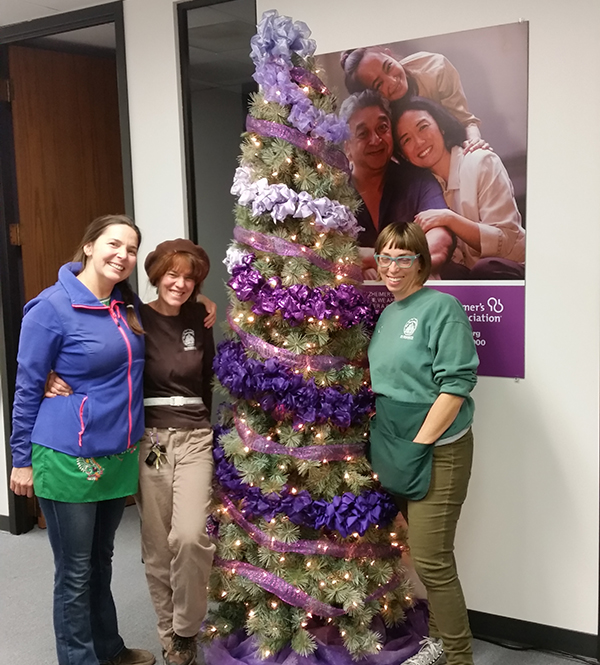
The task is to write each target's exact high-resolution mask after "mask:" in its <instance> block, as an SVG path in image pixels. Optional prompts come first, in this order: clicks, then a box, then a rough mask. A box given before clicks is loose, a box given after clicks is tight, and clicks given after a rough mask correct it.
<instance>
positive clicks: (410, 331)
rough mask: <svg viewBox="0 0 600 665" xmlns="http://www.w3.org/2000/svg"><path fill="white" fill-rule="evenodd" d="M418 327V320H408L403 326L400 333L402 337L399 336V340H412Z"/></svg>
mask: <svg viewBox="0 0 600 665" xmlns="http://www.w3.org/2000/svg"><path fill="white" fill-rule="evenodd" d="M418 325H419V319H415V318H412V319H408V321H407V322H406V323H405V324H404V330H403V331H402V335H400V339H413V338H414V336H415V330H416V329H417V327H418Z"/></svg>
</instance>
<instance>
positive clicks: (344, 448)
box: [234, 411, 365, 462]
mask: <svg viewBox="0 0 600 665" xmlns="http://www.w3.org/2000/svg"><path fill="white" fill-rule="evenodd" d="M234 422H235V428H236V430H237V433H238V434H239V435H240V439H241V440H242V441H243V443H244V445H245V446H247V447H248V448H250V450H254V451H255V452H257V453H265V454H267V455H289V456H290V457H294V458H295V459H302V460H312V461H316V462H321V461H324V460H326V461H327V462H339V461H341V460H343V459H344V458H345V457H348V455H364V454H365V444H364V443H339V444H331V445H324V446H304V447H303V448H289V447H288V446H282V445H281V444H280V443H275V441H270V440H269V439H265V437H263V436H260V434H258V433H257V432H255V431H254V430H253V429H252V428H251V427H249V426H248V425H247V424H246V423H245V422H242V420H241V418H240V417H239V416H238V415H237V411H236V412H235V417H234Z"/></svg>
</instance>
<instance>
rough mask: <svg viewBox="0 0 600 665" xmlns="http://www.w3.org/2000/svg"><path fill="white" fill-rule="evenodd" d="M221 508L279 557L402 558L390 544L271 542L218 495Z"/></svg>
mask: <svg viewBox="0 0 600 665" xmlns="http://www.w3.org/2000/svg"><path fill="white" fill-rule="evenodd" d="M220 498H221V500H222V501H223V505H224V506H225V508H226V509H227V514H228V515H229V517H231V519H232V520H233V521H234V522H235V523H236V524H237V525H238V526H239V527H240V528H241V529H243V530H244V531H245V532H246V533H247V534H248V535H249V536H250V538H252V540H253V541H254V542H255V543H257V544H258V545H261V546H262V547H267V548H268V549H270V550H273V551H274V552H281V553H282V554H287V553H293V554H304V555H309V554H322V555H326V556H333V557H336V558H338V559H359V558H360V557H368V558H378V559H390V558H392V557H397V556H402V551H403V548H401V547H392V546H391V545H372V544H370V543H334V542H332V541H330V540H297V541H296V542H294V543H284V542H283V541H281V540H275V538H273V537H272V536H269V535H268V534H267V533H265V532H264V531H261V530H260V529H259V528H258V527H257V526H255V525H254V524H252V523H251V522H249V521H248V520H247V519H246V518H245V517H244V516H243V515H242V513H240V511H239V510H238V509H237V508H236V507H235V504H234V503H233V501H231V499H229V498H227V497H226V496H224V495H222V494H221V496H220Z"/></svg>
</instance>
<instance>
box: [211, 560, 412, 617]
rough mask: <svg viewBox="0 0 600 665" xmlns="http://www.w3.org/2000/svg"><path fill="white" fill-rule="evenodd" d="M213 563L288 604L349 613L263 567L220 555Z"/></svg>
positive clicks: (327, 613) (325, 613)
mask: <svg viewBox="0 0 600 665" xmlns="http://www.w3.org/2000/svg"><path fill="white" fill-rule="evenodd" d="M213 564H214V565H215V566H218V567H219V568H225V569H226V570H233V571H235V572H236V573H237V574H239V575H242V577H245V578H246V579H248V580H250V581H251V582H254V583H255V584H257V585H258V586H259V587H261V588H262V589H264V590H265V591H269V592H270V593H272V594H274V595H275V596H277V597H278V598H281V600H283V602H284V603H287V604H288V605H293V606H294V607H301V608H302V609H304V610H306V611H307V612H311V613H312V614H316V615H317V616H320V617H326V618H329V617H332V618H333V617H339V616H343V615H344V614H347V612H346V610H344V609H342V608H340V607H333V605H328V604H327V603H323V602H321V601H320V600H317V599H316V598H313V597H312V596H309V595H308V594H307V593H306V592H304V591H302V590H300V589H298V588H297V587H295V586H293V585H292V584H289V583H288V582H286V581H285V580H283V579H282V578H281V577H278V576H277V575H274V574H273V573H268V572H267V571H266V570H263V569H262V568H258V567H256V566H253V565H251V564H249V563H244V562H243V561H235V560H234V561H226V560H225V559H221V558H219V557H215V559H214V561H213ZM399 584H400V579H399V578H398V577H396V576H394V577H392V579H391V580H390V581H389V582H388V583H387V584H384V585H383V586H380V587H379V588H377V589H376V590H375V591H374V592H373V593H371V594H369V595H368V596H367V597H366V598H365V599H364V601H363V603H368V602H370V601H372V600H376V599H377V598H380V597H381V596H383V595H385V594H386V593H387V592H388V591H390V590H391V589H394V588H395V587H397V586H398V585H399Z"/></svg>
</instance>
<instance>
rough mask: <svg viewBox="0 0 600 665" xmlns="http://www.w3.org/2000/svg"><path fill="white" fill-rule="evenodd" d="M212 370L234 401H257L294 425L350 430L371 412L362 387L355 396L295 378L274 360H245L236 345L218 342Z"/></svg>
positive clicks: (370, 402)
mask: <svg viewBox="0 0 600 665" xmlns="http://www.w3.org/2000/svg"><path fill="white" fill-rule="evenodd" d="M217 350H218V352H217V355H216V357H215V359H214V362H213V369H214V370H215V374H216V376H217V378H218V379H219V381H220V382H221V384H222V385H223V386H225V387H226V388H227V390H229V392H230V393H231V394H232V395H233V396H234V397H237V398H241V399H245V400H256V401H258V402H259V403H260V405H261V408H262V409H263V410H264V411H266V412H267V413H271V414H272V415H273V416H274V417H276V418H277V419H281V420H283V419H284V418H288V417H291V418H292V419H293V423H294V425H301V424H302V425H303V424H307V423H324V422H327V421H329V422H331V423H332V424H333V425H336V426H337V427H342V428H346V427H350V426H351V425H357V424H360V423H362V422H364V420H365V418H367V417H368V416H370V415H371V414H372V413H373V411H374V396H373V393H372V391H371V389H370V388H368V387H367V386H363V387H361V388H360V390H359V391H358V392H357V393H356V394H352V393H346V392H342V391H341V390H340V389H338V388H334V387H332V386H329V387H327V388H320V387H318V386H317V385H316V384H315V382H314V380H313V379H309V380H306V379H304V377H303V376H302V375H301V374H295V373H294V372H292V371H291V370H289V369H288V368H287V367H285V366H284V365H282V364H281V363H280V362H279V361H278V360H277V359H275V358H269V359H268V360H266V361H265V362H264V363H261V362H259V361H258V360H255V359H254V358H248V357H247V356H246V354H245V353H244V348H243V346H242V345H241V344H240V343H239V342H231V341H226V342H221V343H220V344H219V345H218V347H217Z"/></svg>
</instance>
